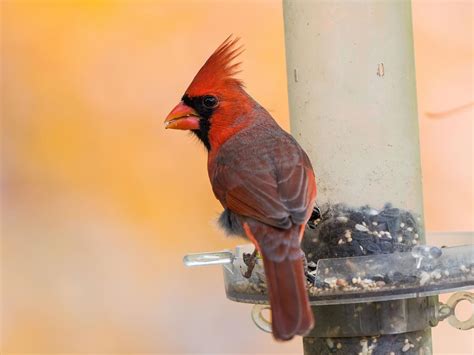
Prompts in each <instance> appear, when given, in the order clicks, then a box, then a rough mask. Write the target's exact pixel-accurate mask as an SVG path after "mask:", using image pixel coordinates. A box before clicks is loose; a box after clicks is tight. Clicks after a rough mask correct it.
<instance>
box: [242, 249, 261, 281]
mask: <svg viewBox="0 0 474 355" xmlns="http://www.w3.org/2000/svg"><path fill="white" fill-rule="evenodd" d="M257 253H258V252H257V248H255V250H254V251H253V253H252V254H250V253H244V255H243V259H244V264H245V265H247V271H245V273H243V274H242V276H243V277H245V278H246V279H249V278H250V277H251V276H252V271H253V269H254V268H255V264H256V263H257Z"/></svg>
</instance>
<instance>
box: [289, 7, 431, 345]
mask: <svg viewBox="0 0 474 355" xmlns="http://www.w3.org/2000/svg"><path fill="white" fill-rule="evenodd" d="M283 8H284V20H285V42H286V59H287V72H288V91H289V104H290V116H291V130H292V133H293V135H294V136H295V138H296V139H297V140H298V141H299V142H300V143H301V145H302V146H303V147H304V149H305V150H306V151H307V152H308V154H309V156H310V158H311V161H312V163H313V166H314V169H315V173H316V178H317V183H318V197H317V203H318V205H319V206H322V207H323V210H324V209H326V210H332V209H334V208H335V209H336V210H337V211H339V210H340V209H341V206H343V207H342V208H343V209H344V211H345V213H346V214H347V215H349V216H352V212H354V215H356V214H359V215H361V214H363V211H381V210H382V209H385V211H386V212H387V213H388V212H390V213H392V212H393V211H402V212H403V213H409V214H410V215H413V216H416V217H418V221H417V224H418V225H417V226H416V227H415V228H416V230H417V232H418V233H416V236H415V238H416V239H414V238H411V239H410V240H409V241H406V244H403V243H405V240H404V238H405V239H406V235H407V234H404V233H405V232H406V229H405V230H403V231H402V228H403V223H401V226H400V222H398V225H397V226H395V227H392V229H391V231H392V234H393V235H390V238H392V240H393V238H394V239H395V242H397V238H398V244H399V245H401V247H400V248H405V249H404V250H409V249H411V248H412V247H413V246H414V245H415V243H418V242H420V243H423V242H424V232H423V223H422V218H423V207H422V203H423V200H422V187H421V167H420V157H419V139H418V118H417V105H416V85H415V66H414V53H413V36H412V23H411V3H410V2H409V1H388V0H386V1H347V0H346V1H316V0H306V1H301V0H296V1H295V0H284V1H283ZM387 204H390V205H387ZM334 206H336V207H334ZM387 206H388V207H387ZM338 209H339V210H338ZM348 211H349V212H348ZM397 213H398V212H397ZM397 218H398V217H397ZM358 223H360V222H358ZM356 227H357V226H356ZM359 228H365V224H364V227H362V226H359ZM393 228H395V229H393ZM405 228H406V227H405ZM393 231H395V233H394V232H393ZM354 232H356V233H357V231H355V230H354ZM329 234H330V233H329ZM334 234H336V231H335V233H334ZM418 234H419V235H418ZM318 235H319V236H320V237H319V238H321V234H318ZM334 238H339V236H336V235H334ZM312 240H313V241H314V240H315V239H314V238H312ZM329 242H330V241H329V240H322V241H321V240H319V241H317V242H316V243H326V244H327V243H329ZM342 242H343V244H344V246H346V245H347V248H349V247H350V246H352V238H347V239H344V238H342ZM346 243H347V244H346ZM315 250H316V252H317V250H318V248H317V246H315ZM333 250H334V249H333ZM348 250H350V249H348ZM374 253H377V252H374ZM329 254H330V253H329ZM354 255H355V254H354ZM337 256H338V255H325V257H337ZM346 256H347V255H346ZM309 259H311V257H310V258H309ZM314 261H317V258H316V259H315V260H314ZM432 303H436V298H434V299H428V298H426V299H413V300H404V301H388V302H379V303H377V304H375V305H374V304H373V303H372V304H359V305H354V304H352V305H333V306H314V307H313V311H314V312H315V317H316V328H315V330H314V331H313V332H312V333H311V334H310V335H308V336H307V337H305V338H304V339H303V343H304V349H305V354H326V353H340V354H349V353H351V354H352V353H353V352H354V353H356V354H357V353H360V354H385V353H386V354H391V353H393V354H415V353H416V354H429V353H431V331H430V328H429V324H428V323H424V324H422V325H420V326H415V325H414V323H413V319H411V320H410V317H409V316H407V313H406V310H407V309H409V308H410V307H411V308H412V309H419V304H426V305H430V304H432ZM358 309H359V311H357V310H358ZM360 309H362V310H363V311H362V312H361V311H360ZM380 310H391V312H390V313H385V312H382V311H380ZM412 313H413V312H412ZM387 315H390V317H393V318H394V321H393V322H390V320H389V321H388V322H387V324H388V328H390V330H387V329H386V328H385V329H380V330H379V331H378V332H377V331H375V332H374V324H375V322H379V324H383V323H384V322H383V321H384V320H385V321H386V320H387V319H386V317H387ZM318 319H319V323H318ZM331 319H333V320H334V319H337V321H336V322H332V323H333V324H332V327H328V326H327V325H326V324H324V322H327V321H329V320H331ZM321 322H323V324H321ZM337 322H339V325H340V326H338V325H337ZM364 322H365V326H364ZM371 322H372V324H371V325H370V326H368V325H367V323H371ZM393 323H397V324H396V326H394V324H393ZM369 328H370V332H369V331H367V329H369ZM324 329H331V331H332V333H328V332H326V331H325V330H324ZM338 329H340V331H339V332H338Z"/></svg>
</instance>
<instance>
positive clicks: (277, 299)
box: [242, 220, 314, 340]
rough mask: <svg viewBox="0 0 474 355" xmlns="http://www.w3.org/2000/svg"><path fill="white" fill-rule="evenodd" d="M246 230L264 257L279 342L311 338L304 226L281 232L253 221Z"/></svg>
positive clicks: (245, 226)
mask: <svg viewBox="0 0 474 355" xmlns="http://www.w3.org/2000/svg"><path fill="white" fill-rule="evenodd" d="M242 227H243V229H244V232H245V235H246V236H247V237H248V238H249V239H250V240H251V241H252V242H253V243H254V244H255V246H256V248H257V249H258V250H259V251H260V253H261V254H262V257H263V266H264V269H265V276H266V279H267V286H268V287H267V289H268V293H269V297H270V307H271V310H272V331H273V336H274V337H275V339H277V340H289V339H291V338H293V337H294V336H295V335H305V334H307V333H308V332H309V331H310V330H311V329H312V328H313V325H314V317H313V312H312V311H311V307H310V305H309V298H308V293H307V290H306V279H305V275H304V267H303V252H302V250H301V249H300V240H301V236H302V234H303V231H304V226H298V225H295V226H293V227H292V228H290V229H279V228H275V227H271V226H268V225H265V224H263V223H259V222H257V221H251V220H250V221H249V222H248V223H247V222H244V223H243V225H242Z"/></svg>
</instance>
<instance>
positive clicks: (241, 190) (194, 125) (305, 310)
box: [165, 37, 316, 340]
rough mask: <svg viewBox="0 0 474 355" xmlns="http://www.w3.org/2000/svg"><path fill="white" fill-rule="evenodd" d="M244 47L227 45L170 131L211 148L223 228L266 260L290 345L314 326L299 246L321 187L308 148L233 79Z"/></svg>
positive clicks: (276, 326)
mask: <svg viewBox="0 0 474 355" xmlns="http://www.w3.org/2000/svg"><path fill="white" fill-rule="evenodd" d="M237 40H238V39H231V37H229V38H227V39H226V40H225V41H224V42H223V43H222V44H221V45H220V46H219V47H218V48H217V50H216V51H215V52H214V53H213V54H212V55H211V56H210V57H209V59H208V60H207V61H206V63H205V64H204V65H203V67H202V68H201V69H200V70H199V72H198V73H197V75H196V76H195V77H194V79H193V81H192V82H191V84H190V85H189V87H188V89H187V90H186V92H185V94H184V96H183V97H182V99H181V102H180V103H179V104H178V105H177V106H176V107H175V108H174V109H173V110H172V111H171V112H170V114H169V115H168V117H167V118H166V120H165V125H166V128H172V129H182V130H190V131H191V132H193V133H194V134H195V135H196V136H197V137H198V138H199V139H200V140H201V141H202V143H203V144H204V146H205V147H206V148H207V150H208V163H207V168H208V173H209V179H210V181H211V185H212V190H213V192H214V194H215V196H216V198H217V199H218V200H219V201H220V203H221V204H222V206H223V207H224V212H223V213H222V214H221V216H220V218H219V224H220V226H221V227H223V228H224V229H225V231H226V232H227V233H228V234H232V235H240V236H244V237H247V238H248V239H250V240H251V241H252V242H253V243H254V244H255V247H256V249H257V250H258V251H259V252H260V254H261V255H262V259H263V265H264V269H265V275H266V279H267V285H268V290H269V298H270V306H271V316H272V331H273V336H274V338H275V339H277V340H289V339H291V338H293V336H294V335H297V334H298V335H304V334H306V333H307V332H308V331H309V330H311V328H312V327H313V324H314V318H313V314H312V312H311V308H310V305H309V300H308V294H307V290H306V278H305V275H304V267H303V258H304V254H303V252H302V250H301V248H300V241H301V238H302V235H303V231H304V226H305V224H306V222H307V221H308V219H309V217H310V216H311V211H312V207H313V204H314V201H315V198H316V183H315V178H314V173H313V169H312V166H311V162H310V160H309V158H308V156H307V155H306V153H305V152H304V151H303V149H302V148H301V147H300V146H299V144H298V143H297V142H296V140H295V139H294V138H293V137H292V136H291V135H290V134H288V133H286V132H285V131H284V130H283V129H281V128H280V126H279V125H278V124H277V123H276V122H275V120H274V119H273V118H272V117H271V116H270V114H269V113H268V112H267V111H266V110H265V109H264V108H263V107H262V106H260V105H259V104H258V103H257V102H256V101H255V100H254V99H253V98H252V97H250V95H248V94H247V93H246V92H245V90H244V88H243V84H242V82H241V81H240V80H238V79H236V78H235V77H234V75H235V74H236V73H237V72H238V67H239V65H240V63H237V64H234V63H233V60H234V59H235V58H236V57H237V56H238V55H239V54H240V53H241V47H237V46H236V42H237Z"/></svg>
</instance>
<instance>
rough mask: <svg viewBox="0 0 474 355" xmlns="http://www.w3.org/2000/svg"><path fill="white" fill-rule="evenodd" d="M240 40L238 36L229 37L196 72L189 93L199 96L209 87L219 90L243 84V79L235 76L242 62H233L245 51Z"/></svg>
mask: <svg viewBox="0 0 474 355" xmlns="http://www.w3.org/2000/svg"><path fill="white" fill-rule="evenodd" d="M238 41H239V39H238V38H234V39H232V36H229V37H227V39H226V40H225V41H224V42H223V43H222V44H221V45H220V46H219V47H218V48H217V49H216V50H215V51H214V53H213V54H212V55H211V56H210V57H209V59H208V60H207V61H206V63H204V65H203V66H202V68H201V69H200V70H199V72H198V73H197V74H196V76H195V77H194V79H193V81H192V82H191V84H190V85H189V87H188V89H187V90H186V93H187V94H189V95H190V96H199V95H201V94H203V93H205V92H207V91H208V90H209V89H212V90H215V91H218V90H219V89H224V90H225V89H227V88H228V87H229V86H243V83H242V81H240V80H239V79H236V78H235V77H234V75H235V74H237V73H239V72H240V71H239V67H240V64H241V63H240V62H238V63H232V62H233V60H234V59H235V58H237V57H238V56H239V55H240V54H241V53H242V52H243V47H242V46H239V47H238V46H237V42H238Z"/></svg>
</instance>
